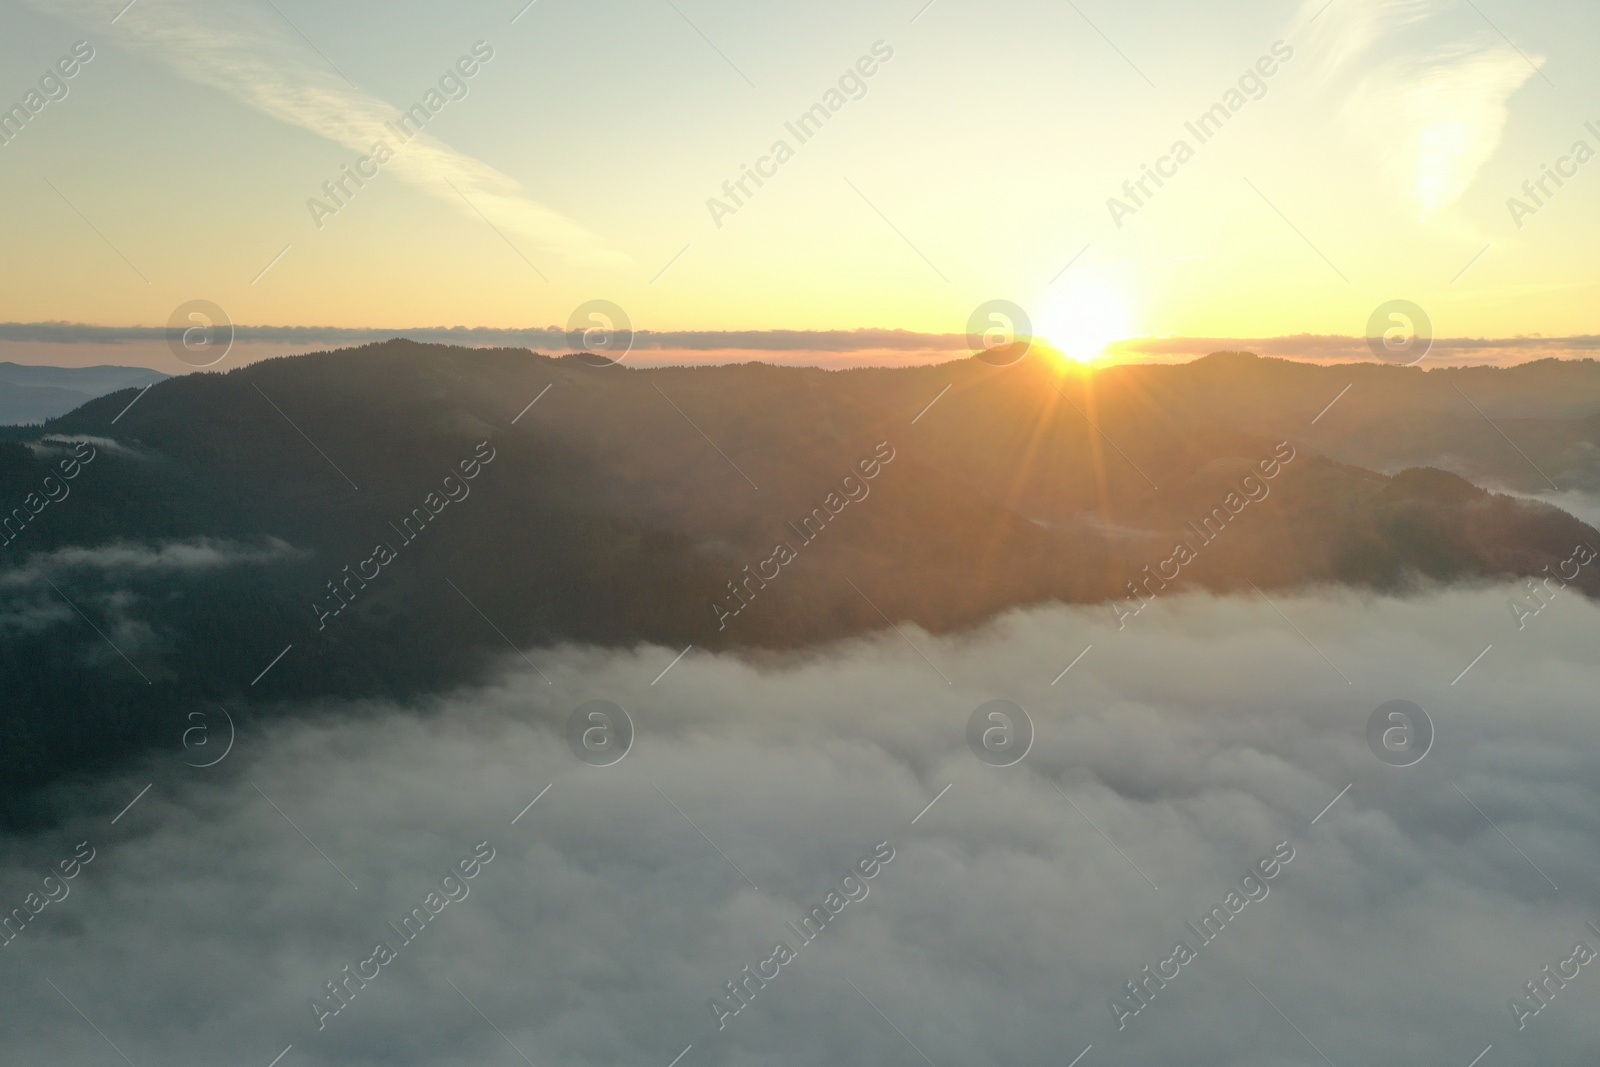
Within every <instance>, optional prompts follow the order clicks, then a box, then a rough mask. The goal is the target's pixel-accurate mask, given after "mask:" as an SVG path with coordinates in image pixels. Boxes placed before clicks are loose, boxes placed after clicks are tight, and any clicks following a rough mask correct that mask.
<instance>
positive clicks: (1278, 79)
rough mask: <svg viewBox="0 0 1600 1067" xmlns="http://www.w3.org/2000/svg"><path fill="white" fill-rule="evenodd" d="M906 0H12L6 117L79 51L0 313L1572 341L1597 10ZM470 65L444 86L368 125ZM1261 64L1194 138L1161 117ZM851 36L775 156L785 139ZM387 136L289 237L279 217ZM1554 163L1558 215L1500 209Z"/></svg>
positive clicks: (1599, 119)
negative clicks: (213, 308) (801, 133)
mask: <svg viewBox="0 0 1600 1067" xmlns="http://www.w3.org/2000/svg"><path fill="white" fill-rule="evenodd" d="M924 2H925V0H894V2H880V0H874V2H872V3H868V4H860V3H854V2H843V0H818V2H813V3H809V4H804V5H798V4H797V5H784V6H774V5H752V4H739V3H733V2H731V0H616V2H613V3H606V4H594V3H584V4H574V3H568V2H562V0H537V2H535V3H533V4H532V5H531V6H528V7H526V8H524V3H525V0H504V2H502V0H494V2H484V0H467V2H462V3H457V4H451V5H441V4H422V3H415V2H401V3H386V4H377V3H369V2H361V3H345V4H339V5H327V4H321V3H314V2H311V0H276V6H274V3H272V2H268V0H136V2H135V3H134V4H133V5H132V6H131V7H126V9H125V5H126V0H33V2H32V3H31V4H24V3H17V2H15V0H7V2H6V7H7V17H8V18H9V20H10V21H9V22H8V25H9V26H11V27H13V32H11V33H9V34H7V35H6V36H5V37H4V39H3V40H0V70H3V71H4V72H5V76H4V80H3V81H0V103H3V104H4V106H6V107H9V106H10V105H11V104H13V103H19V104H20V103H24V98H25V97H26V96H27V94H28V93H29V91H30V90H31V89H35V88H37V87H38V85H39V81H40V78H41V77H42V76H44V75H45V74H46V73H47V71H49V70H50V69H51V68H52V65H53V64H54V63H55V62H56V61H57V60H58V59H59V58H60V57H63V56H67V55H69V54H70V53H71V52H72V49H73V46H74V43H75V42H78V41H80V40H81V41H87V42H88V43H89V45H90V46H92V48H93V52H94V54H93V59H92V60H90V61H89V62H87V63H85V64H83V65H81V68H80V69H78V70H77V71H76V72H75V74H74V76H73V77H72V78H71V79H69V80H66V81H65V85H66V87H67V89H68V92H67V95H66V96H65V97H64V98H61V99H57V100H53V101H51V102H49V103H48V104H47V105H46V106H44V107H43V108H42V109H41V110H40V111H39V113H38V114H36V115H33V116H32V120H31V121H30V122H29V123H28V124H27V126H26V128H25V129H23V130H22V132H21V133H20V134H18V135H16V136H15V137H14V138H13V139H12V140H10V141H9V143H6V144H4V145H3V146H0V196H3V202H4V204H5V205H6V210H5V212H4V213H3V215H0V241H3V243H4V247H5V249H6V251H7V255H5V256H4V257H3V258H0V321H10V322H41V321H51V320H60V321H67V322H75V323H89V324H98V325H118V326H129V325H144V326H160V325H163V324H165V323H166V321H167V319H168V316H169V315H170V314H171V313H172V311H173V309H174V308H175V307H177V306H178V305H179V304H181V303H183V302H185V301H187V300H191V299H197V298H199V299H207V300H211V301H214V302H215V303H217V304H218V305H220V306H221V307H223V308H224V309H225V310H226V311H227V313H228V315H229V316H230V317H231V319H232V320H233V321H234V322H235V323H249V324H262V325H268V324H270V325H317V326H336V327H380V328H396V329H400V328H406V327H422V326H436V325H444V326H458V325H459V326H488V327H497V328H517V327H534V326H545V325H548V324H558V325H559V324H563V323H565V322H566V320H567V317H568V315H569V314H570V313H571V311H572V309H573V308H574V307H576V306H577V305H578V304H580V303H582V302H583V301H585V300H589V299H592V298H604V299H608V300H612V301H615V302H616V303H618V304H619V305H621V306H622V307H624V308H626V309H627V311H628V313H629V314H630V315H631V317H632V320H633V323H634V325H635V326H636V327H640V328H648V329H655V330H682V329H699V330H749V329H771V328H788V329H851V328H855V327H898V328H904V329H909V330H917V331H929V332H941V333H959V332H962V331H963V330H964V329H965V327H966V322H967V318H968V316H969V314H970V313H971V312H972V310H973V308H975V307H976V306H977V305H979V304H980V303H982V302H983V301H986V300H990V299H994V298H1004V299H1008V300H1012V301H1015V302H1016V303H1017V304H1019V305H1021V306H1022V307H1023V308H1025V309H1027V310H1028V311H1029V313H1030V315H1032V317H1033V319H1034V322H1035V332H1037V333H1039V334H1042V335H1044V336H1046V337H1049V338H1051V339H1053V340H1056V341H1059V342H1063V343H1066V344H1069V345H1071V344H1079V345H1083V344H1090V343H1099V341H1100V340H1101V339H1110V338H1111V337H1114V336H1135V335H1138V336H1160V335H1178V336H1190V337H1273V336H1280V335H1289V334H1300V333H1312V334H1342V335H1357V334H1360V333H1361V332H1362V330H1363V328H1364V326H1365V323H1366V320H1367V317H1368V315H1369V314H1370V313H1371V311H1372V309H1373V308H1374V307H1375V306H1377V305H1378V304H1380V303H1382V302H1384V301H1386V300H1389V299H1392V298H1396V297H1403V298H1406V299H1410V300H1413V301H1416V302H1417V303H1419V304H1421V305H1422V306H1423V307H1425V308H1426V309H1427V310H1428V312H1429V313H1430V315H1431V316H1432V317H1433V320H1434V328H1435V331H1436V332H1437V333H1438V334H1439V335H1440V336H1447V337H1468V336H1471V337H1511V336H1515V335H1520V334H1543V335H1546V336H1559V335H1575V334H1585V333H1600V300H1596V299H1595V295H1596V294H1595V289H1596V287H1597V285H1600V257H1597V256H1596V255H1595V254H1594V249H1593V247H1592V245H1591V243H1590V240H1589V236H1588V235H1590V234H1592V233H1593V232H1595V227H1596V225H1597V224H1600V197H1597V195H1596V193H1597V192H1600V165H1582V166H1579V164H1578V162H1577V161H1576V160H1574V159H1570V158H1569V159H1568V162H1566V163H1561V162H1560V161H1561V160H1562V159H1563V158H1564V157H1570V153H1571V152H1572V149H1573V145H1574V142H1576V141H1579V140H1583V141H1585V142H1587V144H1588V145H1589V146H1591V147H1592V148H1594V149H1600V136H1597V135H1596V133H1595V132H1592V131H1590V130H1588V129H1586V128H1585V123H1586V122H1589V121H1593V122H1594V123H1595V128H1596V130H1600V71H1596V70H1595V69H1594V67H1593V65H1592V64H1585V63H1583V62H1581V61H1580V60H1579V58H1578V57H1577V55H1576V54H1575V53H1569V50H1570V49H1571V48H1574V47H1576V46H1578V45H1580V44H1582V43H1584V42H1589V41H1592V40H1594V38H1595V36H1596V33H1597V32H1600V10H1597V9H1596V8H1595V7H1594V5H1592V4H1584V3H1580V2H1578V0H1547V2H1542V3H1539V4H1537V5H1517V4H1511V3H1507V2H1504V0H1478V2H1477V3H1476V5H1474V4H1473V3H1455V2H1446V0H1404V2H1383V0H1334V2H1333V3H1332V4H1331V5H1328V6H1326V8H1325V9H1324V4H1323V0H1314V2H1313V3H1310V4H1306V5H1299V4H1294V3H1255V4H1248V3H1247V4H1238V5H1233V7H1232V10H1229V11H1226V12H1223V11H1218V10H1214V9H1213V8H1212V7H1211V6H1210V5H1196V4H1190V3H1177V2H1171V0H1158V2H1153V3H1149V4H1142V5H1138V6H1137V7H1129V6H1127V5H1122V4H1114V3H1110V2H1108V0H1079V2H1078V3H1077V5H1076V8H1075V7H1074V6H1073V5H1072V4H1060V3H1046V2H1043V0H1008V2H1007V3H1006V4H1005V5H1004V6H1003V9H1002V10H996V8H995V7H994V5H991V4H983V5H979V4H972V3H969V2H965V0H935V2H934V3H932V4H931V5H929V6H927V7H926V8H924V6H923V5H924ZM1319 11H1320V14H1319ZM119 12H122V13H121V14H120V16H119ZM519 12H520V14H519ZM113 19H115V20H116V21H115V22H113ZM514 19H515V21H513V20H514ZM480 41H481V42H484V45H480V46H479V56H480V57H481V56H482V55H483V54H484V52H485V51H486V50H492V58H490V59H488V60H487V61H485V62H481V63H476V64H475V63H472V62H469V63H467V64H466V65H467V66H469V67H474V73H473V74H472V75H471V76H470V77H464V78H461V79H460V83H459V84H461V85H462V86H464V88H465V90H466V94H467V95H465V97H463V98H461V99H455V100H449V101H448V102H445V103H444V104H443V106H442V107H440V109H439V110H438V111H437V113H433V114H430V116H429V118H428V121H427V125H426V132H425V134H423V135H422V136H419V137H417V138H415V139H414V140H411V141H409V142H401V141H400V139H399V138H398V137H395V136H394V135H393V133H391V132H387V131H386V129H385V127H384V123H385V122H395V121H397V120H398V118H399V117H400V115H401V114H402V112H403V111H404V110H405V109H406V108H408V107H410V106H411V105H413V104H417V103H419V102H423V103H426V101H425V94H427V93H428V92H429V90H436V89H438V87H439V80H440V77H441V76H442V75H445V74H446V72H447V71H448V70H450V69H451V67H452V65H453V64H455V63H456V62H457V61H458V60H459V59H461V58H462V57H471V56H472V52H473V46H474V43H475V42H480ZM1279 41H1282V42H1284V44H1283V45H1279V46H1278V47H1279V59H1278V60H1272V61H1270V62H1265V61H1264V66H1263V67H1262V68H1261V69H1265V68H1266V67H1271V68H1272V70H1273V73H1272V75H1271V76H1270V77H1264V78H1261V79H1260V80H1259V81H1253V80H1247V83H1246V85H1245V87H1244V92H1243V93H1241V94H1240V95H1239V96H1236V97H1235V98H1234V99H1235V101H1238V100H1245V102H1244V103H1243V104H1242V106H1240V107H1239V109H1238V110H1237V112H1234V113H1231V114H1230V117H1229V119H1228V121H1227V122H1226V124H1225V125H1224V126H1223V127H1222V129H1221V130H1220V131H1218V132H1216V133H1215V134H1214V136H1212V137H1210V138H1209V139H1208V140H1207V141H1206V142H1205V143H1201V142H1200V141H1199V140H1198V139H1197V138H1196V137H1195V136H1194V134H1193V133H1192V132H1191V131H1189V130H1188V129H1186V126H1185V123H1194V122H1198V120H1199V118H1200V116H1201V115H1202V114H1203V113H1205V112H1206V110H1207V109H1208V108H1210V107H1211V106H1212V105H1214V104H1218V103H1223V104H1226V103H1227V94H1228V93H1229V90H1233V89H1237V88H1239V86H1240V78H1241V76H1243V75H1245V74H1246V72H1247V71H1250V70H1252V68H1253V67H1254V65H1256V64H1257V63H1258V60H1262V57H1269V58H1270V57H1272V55H1273V48H1274V44H1275V42H1279ZM876 42H882V44H880V45H879V46H878V58H877V59H875V60H873V61H872V62H868V63H865V64H864V68H865V67H870V68H871V69H872V71H873V72H872V74H871V76H870V77H865V78H861V79H860V80H859V81H851V80H848V79H847V83H846V86H845V90H846V93H849V92H851V91H852V90H854V87H855V86H856V85H860V86H864V90H865V91H864V95H861V96H860V98H859V99H847V98H846V96H844V95H840V96H837V97H835V98H834V99H835V102H837V101H839V100H845V102H844V103H843V105H842V106H840V107H839V108H838V110H837V112H836V113H832V114H831V117H830V118H829V120H828V121H827V123H826V125H825V126H823V128H822V129H821V130H820V131H819V132H816V133H815V135H814V137H812V138H811V139H810V140H809V141H807V142H806V143H801V142H800V141H799V139H798V138H796V137H795V136H794V134H793V133H792V132H791V131H789V130H788V129H787V128H786V126H785V123H792V122H794V121H796V120H797V119H798V117H799V116H800V115H801V114H802V113H803V112H805V111H806V109H807V108H808V107H810V106H811V105H813V104H816V103H819V102H821V103H824V104H826V103H827V94H828V92H829V90H830V89H836V88H838V87H839V82H840V78H841V76H842V75H845V74H846V72H847V71H848V70H850V69H851V68H852V67H854V65H855V64H857V62H858V60H861V59H862V57H870V56H872V55H873V48H874V44H875V43H876ZM1291 49H1292V58H1289V59H1287V60H1282V59H1281V56H1282V54H1283V53H1284V52H1287V51H1288V50H1291ZM888 50H892V58H888V59H882V58H881V57H882V55H883V54H884V53H885V52H886V51H888ZM1569 54H1570V56H1571V58H1570V61H1569ZM1256 85H1259V86H1261V87H1262V88H1261V89H1260V90H1257V89H1256V88H1255V86H1256ZM447 91H450V90H449V89H448V88H447ZM443 95H444V94H441V96H440V97H436V98H435V99H436V100H440V99H443ZM1249 95H1257V96H1259V99H1246V98H1247V96H1249ZM380 138H387V139H388V140H389V142H390V146H391V147H392V148H393V149H394V158H393V159H392V160H391V161H388V162H387V163H385V164H384V165H383V166H382V167H381V168H379V169H378V170H377V173H376V176H375V177H370V178H369V179H368V180H367V182H366V184H365V186H364V187H362V188H360V189H359V190H357V191H356V193H355V194H354V195H353V196H351V197H349V198H348V202H347V203H345V204H344V205H343V206H342V207H341V208H340V210H339V211H338V212H337V213H336V214H332V215H326V216H325V217H323V218H322V219H321V220H320V221H321V223H322V225H321V227H320V228H319V227H318V225H317V222H316V221H314V219H313V214H312V211H311V209H310V208H309V207H308V203H307V202H308V200H309V199H310V198H312V197H317V198H320V199H322V200H323V202H324V203H331V201H330V200H329V199H328V198H327V197H326V195H325V194H324V193H323V191H322V188H321V187H322V185H323V183H324V182H325V181H328V180H330V179H336V178H338V177H340V176H341V166H342V165H348V166H350V167H355V166H356V165H357V162H358V160H361V159H362V157H364V156H367V155H368V154H369V151H370V149H369V146H370V145H371V144H372V143H373V142H374V141H376V140H378V139H380ZM780 139H781V140H784V141H785V142H787V144H788V145H789V147H790V148H791V149H792V158H786V159H785V160H784V161H783V162H782V163H781V165H778V164H776V163H769V164H765V166H767V167H768V169H769V170H771V169H775V171H776V173H775V174H774V175H773V176H772V177H770V178H768V179H766V182H765V185H764V186H762V187H760V188H756V187H755V186H754V185H753V184H749V185H747V189H748V190H751V191H752V195H750V196H749V197H748V198H746V199H745V200H744V203H743V204H742V205H740V206H738V207H737V210H736V211H734V212H733V213H729V214H723V215H722V217H721V218H720V219H716V218H714V217H713V211H712V210H711V209H710V208H709V207H708V203H707V201H708V199H709V198H711V197H718V198H721V199H722V200H723V202H724V203H728V204H730V205H731V201H729V200H728V199H727V197H726V194H725V193H724V191H723V183H724V182H725V181H729V180H736V179H738V178H739V177H740V175H741V167H742V166H743V165H750V166H755V165H756V164H757V163H758V160H760V159H761V158H762V157H764V156H767V155H768V154H769V153H770V152H771V151H772V147H773V145H774V142H776V141H778V140H780ZM1180 139H1182V140H1184V141H1186V142H1187V143H1188V145H1189V146H1190V147H1191V148H1192V150H1193V158H1188V159H1185V161H1183V162H1182V163H1181V165H1179V164H1177V163H1175V162H1167V163H1163V164H1161V165H1162V166H1163V167H1164V168H1166V169H1167V170H1168V171H1169V177H1167V178H1166V179H1165V184H1164V185H1162V186H1161V187H1160V188H1156V187H1155V186H1154V185H1153V184H1148V185H1147V190H1148V191H1151V192H1152V193H1153V195H1151V196H1149V197H1148V198H1143V199H1144V200H1145V202H1144V203H1143V204H1142V205H1141V206H1139V207H1138V210H1137V211H1136V212H1135V213H1132V214H1127V215H1125V216H1124V217H1122V218H1120V219H1119V220H1116V221H1114V220H1113V217H1112V212H1111V210H1110V209H1109V208H1108V203H1107V201H1108V198H1110V197H1112V196H1117V197H1120V198H1122V199H1123V200H1124V202H1125V203H1128V204H1132V203H1133V201H1132V200H1131V199H1129V198H1128V195H1127V194H1126V193H1124V191H1123V183H1124V182H1129V181H1137V180H1138V179H1139V178H1140V177H1141V175H1142V173H1143V170H1142V168H1143V167H1144V166H1145V165H1150V166H1152V167H1154V166H1156V165H1157V164H1158V161H1160V160H1162V158H1163V157H1167V156H1169V154H1170V153H1171V152H1172V151H1173V147H1174V142H1176V141H1178V140H1180ZM1584 158H1585V159H1586V158H1587V157H1584ZM1545 164H1548V165H1550V166H1551V167H1556V166H1558V164H1559V165H1560V166H1561V167H1562V168H1563V169H1565V170H1566V171H1568V173H1569V175H1570V176H1569V177H1566V178H1564V179H1563V180H1564V181H1565V183H1566V185H1565V187H1560V188H1558V187H1557V186H1555V185H1554V184H1553V183H1550V184H1547V190H1548V191H1550V193H1551V195H1550V196H1548V197H1544V196H1543V195H1542V194H1541V199H1542V200H1543V204H1542V206H1539V207H1538V210H1537V211H1536V212H1535V213H1531V214H1528V215H1526V216H1525V217H1523V218H1521V219H1520V220H1514V219H1513V218H1512V214H1511V212H1510V210H1509V209H1508V205H1507V199H1508V198H1509V197H1512V196H1514V195H1515V196H1519V197H1524V199H1526V194H1524V193H1523V191H1522V184H1523V182H1524V181H1527V180H1529V179H1538V178H1539V177H1540V176H1541V167H1542V166H1543V165H1545ZM1573 171H1575V174H1574V173H1572V172H1573ZM747 181H748V180H747ZM1547 181H1548V179H1547ZM1147 182H1148V179H1147ZM1536 188H1537V187H1536ZM1528 203H1529V205H1530V206H1534V205H1533V202H1532V201H1528ZM80 213H81V215H80ZM719 221H720V223H721V225H720V226H719V225H718V222H719ZM1518 221H1520V222H1521V226H1520V228H1519V226H1518V225H1517V222H1518ZM1118 222H1120V226H1119V225H1118ZM285 249H287V251H285ZM1485 249H1487V250H1485ZM280 253H281V258H276V257H279V256H280ZM1075 257H1076V258H1075ZM1475 257H1477V258H1475ZM1069 263H1070V264H1071V266H1070V267H1068V264H1069ZM269 264H270V265H271V266H270V269H266V268H268V266H269ZM1469 264H1471V265H1470V268H1469V266H1468V265H1469ZM1063 268H1066V269H1065V270H1064V269H1063ZM264 270H265V273H263V271H264ZM1463 271H1464V273H1463ZM1452 282H1453V284H1452Z"/></svg>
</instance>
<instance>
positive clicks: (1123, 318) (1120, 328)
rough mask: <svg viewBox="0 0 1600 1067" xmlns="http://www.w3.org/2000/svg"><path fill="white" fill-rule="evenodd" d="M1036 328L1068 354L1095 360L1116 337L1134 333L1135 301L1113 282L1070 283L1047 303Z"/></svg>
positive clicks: (1040, 333)
mask: <svg viewBox="0 0 1600 1067" xmlns="http://www.w3.org/2000/svg"><path fill="white" fill-rule="evenodd" d="M1035 332H1036V333H1037V334H1038V336H1039V337H1040V338H1041V339H1042V340H1044V341H1045V342H1047V343H1048V344H1049V345H1050V346H1051V347H1053V348H1055V349H1056V350H1057V351H1059V352H1060V353H1061V354H1062V355H1063V356H1064V357H1065V358H1067V359H1070V360H1074V361H1076V362H1078V363H1092V362H1094V361H1095V360H1097V359H1099V358H1101V357H1102V356H1103V355H1104V354H1105V350H1106V348H1107V347H1109V346H1110V345H1111V343H1112V342H1113V341H1120V340H1122V339H1123V338H1125V337H1131V336H1133V332H1134V331H1133V308H1132V301H1131V300H1130V299H1129V297H1128V294H1127V293H1126V292H1124V291H1123V290H1121V289H1119V288H1115V287H1113V286H1109V285H1104V284H1099V283H1078V284H1075V285H1070V286H1068V287H1067V288H1065V289H1063V290H1062V291H1061V292H1059V293H1057V294H1055V295H1054V296H1052V297H1051V298H1050V299H1049V301H1048V302H1047V303H1046V304H1045V306H1044V309H1043V311H1042V312H1041V313H1040V315H1039V321H1038V322H1037V323H1036V324H1035Z"/></svg>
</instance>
